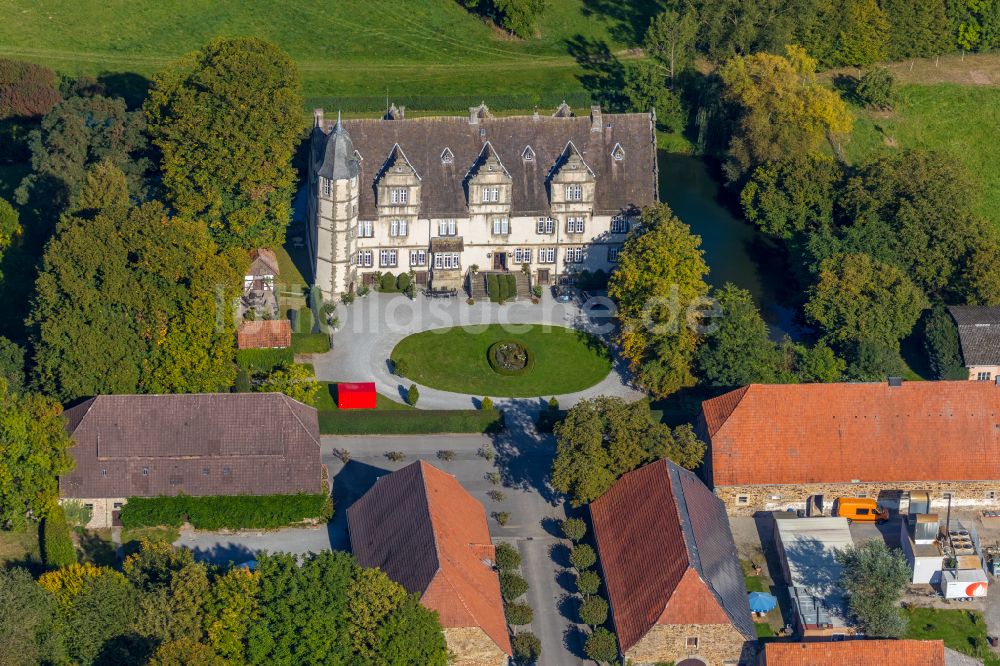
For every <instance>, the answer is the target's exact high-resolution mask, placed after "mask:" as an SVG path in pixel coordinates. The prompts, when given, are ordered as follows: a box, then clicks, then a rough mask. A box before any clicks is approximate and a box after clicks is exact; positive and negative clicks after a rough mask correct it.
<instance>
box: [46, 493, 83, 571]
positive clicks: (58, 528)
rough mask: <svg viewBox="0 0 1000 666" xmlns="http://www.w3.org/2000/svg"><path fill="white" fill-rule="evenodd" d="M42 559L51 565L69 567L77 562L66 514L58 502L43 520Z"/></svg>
mask: <svg viewBox="0 0 1000 666" xmlns="http://www.w3.org/2000/svg"><path fill="white" fill-rule="evenodd" d="M41 546H42V561H44V562H45V564H46V566H49V567H53V568H55V567H67V566H69V565H71V564H76V548H75V547H74V546H73V540H72V539H70V538H69V525H68V524H67V523H66V514H65V513H64V512H63V508H62V507H61V506H59V505H58V504H56V505H53V506H52V508H51V509H49V512H48V514H46V516H45V519H44V520H43V521H42V543H41Z"/></svg>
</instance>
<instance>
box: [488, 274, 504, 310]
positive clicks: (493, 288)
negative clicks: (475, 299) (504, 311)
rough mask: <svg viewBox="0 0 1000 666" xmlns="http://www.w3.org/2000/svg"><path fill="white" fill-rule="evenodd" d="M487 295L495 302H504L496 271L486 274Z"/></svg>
mask: <svg viewBox="0 0 1000 666" xmlns="http://www.w3.org/2000/svg"><path fill="white" fill-rule="evenodd" d="M486 295H487V296H489V297H490V300H491V301H493V302H494V303H502V302H503V299H501V297H500V282H499V281H498V280H497V276H496V274H495V273H491V274H489V275H487V276H486Z"/></svg>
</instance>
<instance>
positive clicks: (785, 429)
mask: <svg viewBox="0 0 1000 666" xmlns="http://www.w3.org/2000/svg"><path fill="white" fill-rule="evenodd" d="M702 411H703V415H704V419H705V425H706V427H707V429H708V435H709V440H710V456H711V476H712V479H711V481H712V484H713V485H715V486H731V485H767V484H801V483H851V482H890V483H891V482H904V481H945V480H969V481H971V480H985V479H996V478H1000V386H997V385H995V384H994V383H992V382H970V381H954V382H904V383H903V384H902V386H895V387H892V386H889V385H888V384H793V385H771V384H752V385H750V386H747V387H744V388H741V389H738V390H736V391H732V392H730V393H726V394H724V395H722V396H719V397H718V398H713V399H712V400H706V401H705V402H704V403H702Z"/></svg>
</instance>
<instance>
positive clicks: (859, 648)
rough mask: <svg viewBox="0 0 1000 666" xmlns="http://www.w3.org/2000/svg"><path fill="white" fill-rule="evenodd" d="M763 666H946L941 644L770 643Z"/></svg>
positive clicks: (858, 641)
mask: <svg viewBox="0 0 1000 666" xmlns="http://www.w3.org/2000/svg"><path fill="white" fill-rule="evenodd" d="M764 666H944V643H943V642H942V641H911V640H899V641H893V640H852V641H837V642H835V643H826V642H814V643H768V644H767V645H766V646H765V647H764Z"/></svg>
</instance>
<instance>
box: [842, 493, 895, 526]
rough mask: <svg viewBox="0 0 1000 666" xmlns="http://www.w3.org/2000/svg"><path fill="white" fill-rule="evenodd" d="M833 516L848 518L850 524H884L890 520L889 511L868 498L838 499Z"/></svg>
mask: <svg viewBox="0 0 1000 666" xmlns="http://www.w3.org/2000/svg"><path fill="white" fill-rule="evenodd" d="M833 515H835V516H840V517H841V518H847V522H849V523H852V522H857V523H884V522H885V521H887V520H889V510H888V509H884V508H882V507H880V506H879V505H878V502H876V501H875V500H873V499H871V498H868V497H838V498H837V500H836V502H835V503H834V507H833Z"/></svg>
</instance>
